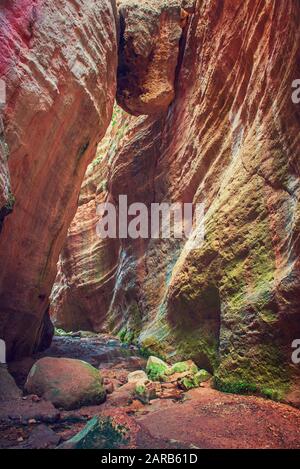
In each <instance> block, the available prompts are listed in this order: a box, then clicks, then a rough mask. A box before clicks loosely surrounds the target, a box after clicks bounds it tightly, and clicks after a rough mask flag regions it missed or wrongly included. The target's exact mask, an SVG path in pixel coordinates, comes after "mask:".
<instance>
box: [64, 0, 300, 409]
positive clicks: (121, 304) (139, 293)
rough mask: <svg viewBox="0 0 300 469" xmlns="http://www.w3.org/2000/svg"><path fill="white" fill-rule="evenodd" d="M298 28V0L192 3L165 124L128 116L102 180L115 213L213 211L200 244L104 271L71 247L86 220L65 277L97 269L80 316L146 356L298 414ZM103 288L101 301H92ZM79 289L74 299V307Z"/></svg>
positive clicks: (142, 247)
mask: <svg viewBox="0 0 300 469" xmlns="http://www.w3.org/2000/svg"><path fill="white" fill-rule="evenodd" d="M299 15H300V6H299V4H298V3H297V2H295V1H293V0H288V1H286V2H260V1H258V0H257V1H256V0H255V1H253V0H245V1H244V2H242V3H240V2H236V1H235V0H226V2H220V1H219V0H213V1H210V2H202V1H198V2H196V6H195V11H194V13H193V14H191V16H189V17H188V18H187V23H186V26H185V28H184V32H183V37H182V40H181V50H180V54H179V61H178V64H177V78H176V86H175V89H176V97H175V100H174V102H173V103H172V104H171V106H170V107H169V109H168V112H167V113H165V114H164V115H163V116H161V117H160V118H155V117H147V118H145V117H139V118H136V119H134V118H130V117H128V123H127V124H128V128H125V130H124V121H122V124H121V128H122V129H123V130H122V132H123V137H122V139H121V141H120V142H119V144H118V145H113V143H112V146H111V148H110V150H109V152H108V155H107V157H106V159H104V160H103V162H101V163H99V165H96V166H95V168H94V171H95V173H97V172H99V174H100V173H101V174H103V173H105V171H107V168H108V169H109V170H108V173H107V176H105V178H107V183H106V188H107V194H106V197H108V198H111V199H113V200H114V201H117V199H118V195H119V194H127V195H128V200H129V203H131V202H134V201H138V202H144V203H145V204H147V205H149V204H150V203H151V202H162V201H165V202H193V203H194V204H195V203H198V202H205V206H206V210H205V232H206V235H205V240H204V243H203V244H202V245H201V246H199V247H198V248H197V249H194V250H193V251H190V252H187V251H186V250H185V249H184V248H185V243H184V242H183V241H178V240H177V241H175V240H142V239H139V240H136V241H133V240H128V241H121V242H120V243H119V247H120V253H118V254H116V250H115V249H114V250H111V251H110V254H109V256H110V259H109V260H107V258H106V259H105V262H102V258H103V251H102V250H100V251H99V249H98V247H99V242H98V243H96V244H93V243H90V244H89V248H88V247H87V246H86V245H85V247H84V249H83V241H80V242H76V243H75V242H74V239H75V238H74V236H73V233H74V232H75V230H76V236H77V239H80V238H81V239H82V240H83V239H84V235H85V226H87V225H89V226H91V222H90V221H85V222H83V221H82V222H80V216H79V214H78V216H77V217H76V219H75V224H73V225H72V228H71V231H70V236H69V237H68V239H67V242H66V245H65V248H64V253H63V258H62V263H63V264H65V265H66V266H68V267H69V266H71V264H72V263H73V264H75V260H77V259H78V260H80V262H82V266H83V267H86V266H87V265H88V266H90V268H89V269H88V270H87V269H86V270H85V272H84V274H83V273H80V264H79V263H78V262H77V268H76V278H78V277H80V278H81V280H82V281H83V284H82V283H81V284H80V289H81V290H82V291H83V292H84V295H85V297H86V298H88V297H89V298H90V299H89V301H90V305H91V309H89V308H88V304H87V303H84V304H85V308H84V312H83V313H82V314H84V316H85V317H88V318H91V317H93V319H91V320H90V321H91V323H92V324H96V323H97V328H99V327H100V326H101V323H103V325H108V326H109V327H110V329H111V330H113V331H115V332H117V331H120V334H121V336H122V337H123V338H124V339H125V340H128V341H132V340H135V341H137V342H139V343H140V345H141V346H142V347H144V348H147V349H148V350H150V352H154V353H157V352H159V353H161V354H164V355H165V356H166V357H168V355H169V356H172V357H173V359H174V358H184V359H189V358H191V359H193V360H194V361H195V362H196V363H197V365H199V366H201V367H206V368H207V369H209V370H211V371H214V373H215V380H216V384H217V385H218V387H219V388H220V389H224V390H227V391H236V390H239V391H247V390H248V391H252V392H253V391H258V392H260V393H262V394H263V395H266V396H269V397H272V398H277V399H285V400H286V401H290V402H293V403H294V404H299V403H300V395H299V389H300V386H299V365H296V364H294V363H293V362H292V359H291V355H292V351H293V350H292V341H293V340H294V339H297V338H300V318H299V297H300V282H299V278H300V277H299V267H300V261H299V253H300V244H299V239H300V232H299V226H300V225H299V220H300V218H299V216H300V212H299V192H300V181H299V176H300V174H299V162H298V154H299V149H300V141H299V139H300V137H299V136H300V132H299V130H300V107H299V105H296V104H295V103H294V102H293V101H292V98H291V95H292V83H293V80H295V79H297V78H300V69H299V63H300V62H299V57H300V50H299V43H300V42H299V40H300V32H299V27H298V24H297V18H299ZM150 76H151V73H150V74H149V75H147V78H149V77H150ZM122 89H125V87H122ZM129 95H130V93H129ZM119 101H120V98H119ZM122 105H124V102H123V101H122ZM124 107H125V108H126V106H124ZM133 107H134V106H133ZM127 109H128V110H130V112H134V113H137V112H141V113H143V112H144V111H142V110H141V111H139V109H138V107H137V108H135V109H134V110H133V109H132V108H131V107H130V106H129V105H128V106H127ZM90 178H91V175H90V174H89V175H88V178H87V181H86V183H85V184H87V183H88V181H89V180H90ZM93 178H94V179H96V178H97V176H96V174H94V175H93ZM85 187H86V186H85V185H84V186H83V194H84V192H85ZM89 197H92V198H93V200H94V198H95V196H92V195H91V194H90V195H89ZM79 210H80V208H79ZM79 213H80V212H79ZM90 217H91V219H93V220H94V217H95V211H94V208H93V210H92V212H91V215H90ZM93 224H94V225H95V221H94V222H93ZM89 239H90V234H89ZM89 249H90V250H89ZM66 253H67V256H66ZM83 258H84V261H83V260H82V259H83ZM96 265H98V266H100V270H101V275H100V276H99V277H98V278H97V277H96V276H95V275H94V271H95V268H96ZM106 266H107V268H106ZM112 266H113V276H112V275H111V272H112V270H111V269H112ZM65 273H66V278H65V282H66V283H71V284H72V281H71V282H70V279H72V274H70V271H68V269H67V270H66V271H65ZM107 278H109V279H110V282H112V283H110V286H109V289H107V290H105V293H104V296H105V300H104V299H102V300H99V299H97V300H96V299H95V297H96V296H97V292H100V293H101V294H102V293H103V292H104V290H103V289H104V288H105V285H106V283H105V281H106V279H107ZM112 284H113V288H112V286H111V285H112ZM58 287H59V286H57V288H58ZM80 289H77V290H76V293H74V292H72V291H71V290H70V295H68V306H67V308H69V307H70V305H72V304H75V303H76V302H77V295H78V294H79V291H80ZM73 295H74V296H73ZM72 298H73V299H72ZM96 301H101V302H102V303H101V307H100V308H99V310H98V309H94V305H95V302H96ZM104 301H105V304H108V305H109V306H108V307H106V306H105V304H104ZM62 305H63V301H62ZM68 315H69V317H70V312H69V313H68ZM99 318H100V322H99ZM69 325H70V324H69Z"/></svg>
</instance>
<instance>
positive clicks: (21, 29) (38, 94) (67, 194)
mask: <svg viewBox="0 0 300 469" xmlns="http://www.w3.org/2000/svg"><path fill="white" fill-rule="evenodd" d="M0 25H1V52H0V78H1V79H2V80H4V81H5V82H6V87H7V106H6V108H5V113H4V125H5V136H6V142H7V144H8V147H9V151H10V156H9V170H10V174H11V184H12V192H13V194H14V197H15V200H16V203H15V206H14V210H13V214H11V215H10V216H9V217H6V219H5V223H4V226H3V229H2V233H1V238H0V265H1V272H0V315H1V322H0V336H1V337H2V338H4V339H5V340H6V343H7V350H8V358H12V357H17V356H22V355H26V354H30V353H32V352H33V351H34V350H36V349H37V348H38V347H44V348H45V347H46V346H48V345H49V342H50V340H51V336H52V329H51V324H50V321H49V317H48V304H49V300H48V296H49V293H50V291H51V288H52V285H53V281H54V279H55V275H56V263H57V260H58V256H59V252H60V250H61V248H62V245H63V242H64V239H65V236H66V234H67V230H68V227H69V225H70V222H71V220H72V218H73V216H74V214H75V212H76V208H77V198H78V193H79V189H80V186H81V183H82V179H83V176H84V173H85V171H86V168H87V165H88V163H90V161H91V160H92V159H93V157H94V156H95V152H96V148H97V145H98V143H99V141H100V140H101V138H102V137H103V135H104V133H105V130H106V128H107V126H108V124H109V122H110V119H111V113H112V107H113V101H114V98H115V92H116V69H117V32H116V31H117V28H116V8H115V2H114V0H99V1H97V2H83V1H80V2H78V1H74V0H63V1H60V2H59V5H53V2H52V1H49V0H38V1H37V2H31V1H29V0H21V1H18V2H2V3H1V6H0ZM1 159H2V156H1ZM2 167H3V165H2V160H1V161H0V168H1V178H0V181H1V192H2V181H3V177H2ZM1 197H2V196H1ZM1 205H2V199H1Z"/></svg>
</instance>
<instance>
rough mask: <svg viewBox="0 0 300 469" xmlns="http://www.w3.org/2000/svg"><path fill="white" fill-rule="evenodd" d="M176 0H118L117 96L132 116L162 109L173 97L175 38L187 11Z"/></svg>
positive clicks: (176, 47)
mask: <svg viewBox="0 0 300 469" xmlns="http://www.w3.org/2000/svg"><path fill="white" fill-rule="evenodd" d="M181 3H182V2H181V1H180V0H169V1H162V0H142V1H140V0H121V1H120V2H119V12H120V26H121V44H120V51H119V67H118V93H117V100H118V103H119V104H120V106H122V107H123V108H124V109H125V111H127V112H129V113H130V114H133V115H135V116H138V115H141V114H146V115H149V114H159V113H161V112H165V111H166V110H167V109H168V106H169V105H170V103H171V102H172V101H173V99H174V95H175V91H174V81H175V72H176V67H177V63H178V55H179V41H180V38H181V35H182V27H183V25H184V22H185V19H186V17H187V15H188V13H187V12H186V11H185V10H183V9H182V8H181Z"/></svg>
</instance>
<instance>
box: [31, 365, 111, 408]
mask: <svg viewBox="0 0 300 469" xmlns="http://www.w3.org/2000/svg"><path fill="white" fill-rule="evenodd" d="M25 389H26V391H27V392H28V393H30V394H37V395H38V396H40V397H43V398H45V399H46V400H48V401H51V402H52V403H53V404H54V405H55V406H56V407H61V408H63V409H66V410H72V409H77V408H79V407H82V406H85V405H97V404H101V403H102V402H104V401H105V399H106V391H105V388H104V386H103V379H102V376H101V374H100V371H99V370H97V369H96V368H94V367H93V366H91V365H89V364H88V363H86V362H84V361H81V360H73V359H70V358H52V357H45V358H42V359H40V360H38V361H37V362H36V363H35V364H34V365H33V367H32V368H31V370H30V372H29V375H28V378H27V381H26V384H25Z"/></svg>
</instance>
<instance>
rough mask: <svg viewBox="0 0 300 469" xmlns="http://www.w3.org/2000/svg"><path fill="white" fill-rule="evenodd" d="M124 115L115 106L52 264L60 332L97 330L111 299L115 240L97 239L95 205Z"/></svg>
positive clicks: (104, 191) (104, 196) (105, 196)
mask: <svg viewBox="0 0 300 469" xmlns="http://www.w3.org/2000/svg"><path fill="white" fill-rule="evenodd" d="M124 114H125V113H123V112H122V111H121V110H120V109H118V108H115V111H114V113H113V118H112V122H111V124H110V127H109V129H108V131H107V134H106V136H105V138H104V139H103V141H102V142H101V144H100V145H99V148H98V151H97V157H96V158H95V160H94V161H93V162H92V163H91V165H90V166H89V167H88V170H87V173H86V177H85V180H84V182H83V185H82V188H81V193H80V197H79V202H78V210H77V213H76V216H75V218H74V220H73V222H72V224H71V226H70V229H69V231H68V242H67V243H66V244H65V246H64V248H63V251H62V254H61V257H60V262H59V264H58V275H57V279H56V284H55V286H54V288H53V291H52V307H51V316H52V317H53V318H54V320H55V323H56V324H57V326H58V327H61V328H63V329H65V330H94V331H97V332H100V331H101V330H102V329H103V322H104V321H105V320H106V314H107V311H108V308H109V304H110V301H111V297H112V295H113V289H114V284H115V279H116V272H117V268H118V254H119V242H118V240H114V239H101V238H99V237H98V236H97V233H96V227H97V223H98V221H99V216H98V215H97V205H98V204H101V203H103V202H104V201H106V200H108V201H109V199H110V200H111V197H110V195H109V193H108V180H109V172H110V155H111V154H114V151H116V148H118V145H119V141H120V140H122V138H123V136H124V134H125V131H126V125H127V124H126V123H125V121H124ZM123 121H124V123H123V124H122V122H123ZM111 201H112V200H111Z"/></svg>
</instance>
